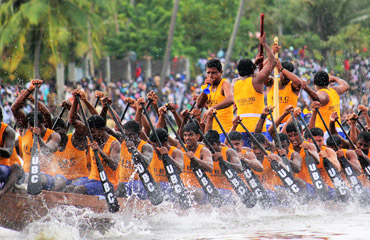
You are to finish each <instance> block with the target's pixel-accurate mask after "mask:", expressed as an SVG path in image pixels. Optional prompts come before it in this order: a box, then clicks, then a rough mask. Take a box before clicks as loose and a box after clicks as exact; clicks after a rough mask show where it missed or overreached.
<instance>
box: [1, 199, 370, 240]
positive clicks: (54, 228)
mask: <svg viewBox="0 0 370 240" xmlns="http://www.w3.org/2000/svg"><path fill="white" fill-rule="evenodd" d="M122 207H124V206H122ZM369 217H370V207H363V206H358V205H356V204H339V203H332V202H326V203H322V202H311V203H310V204H308V205H297V206H296V207H294V208H286V207H278V208H272V209H268V210H263V209H261V208H260V207H259V206H256V207H255V208H253V209H246V208H245V207H244V205H236V206H226V207H221V208H220V209H214V208H212V207H210V206H205V207H204V208H192V209H189V210H187V211H180V210H174V209H173V207H172V204H170V203H163V204H161V205H159V206H157V207H155V210H154V211H153V212H150V211H146V210H144V209H141V210H140V209H135V210H133V209H123V211H122V212H119V213H116V214H111V213H106V214H95V213H93V212H91V211H89V210H88V209H83V210H81V209H77V208H74V207H67V208H63V209H61V208H59V209H53V210H51V211H50V213H49V214H48V215H47V216H46V217H44V218H42V219H40V220H39V221H37V222H33V223H31V224H29V225H28V227H27V228H26V229H24V230H23V231H22V232H20V233H17V232H14V231H9V230H5V229H1V230H0V238H1V239H200V238H201V239H271V238H274V239H296V238H304V239H368V238H369V237H368V236H369V235H370V230H369V228H368V226H367V225H368V219H369ZM96 219H98V220H104V223H105V224H108V225H110V223H112V226H111V227H110V228H109V229H107V230H106V231H105V232H104V231H99V230H97V229H94V228H95V226H96V225H94V222H95V220H96Z"/></svg>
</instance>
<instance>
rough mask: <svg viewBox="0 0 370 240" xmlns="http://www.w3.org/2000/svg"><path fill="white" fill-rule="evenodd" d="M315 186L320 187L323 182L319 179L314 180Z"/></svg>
mask: <svg viewBox="0 0 370 240" xmlns="http://www.w3.org/2000/svg"><path fill="white" fill-rule="evenodd" d="M315 186H316V188H317V189H321V188H322V187H323V184H322V182H321V181H315Z"/></svg>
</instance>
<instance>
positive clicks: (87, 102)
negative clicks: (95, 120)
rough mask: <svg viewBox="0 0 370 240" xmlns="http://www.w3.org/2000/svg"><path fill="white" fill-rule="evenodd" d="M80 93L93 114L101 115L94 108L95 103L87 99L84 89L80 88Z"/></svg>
mask: <svg viewBox="0 0 370 240" xmlns="http://www.w3.org/2000/svg"><path fill="white" fill-rule="evenodd" d="M78 94H79V95H80V98H81V101H82V102H83V103H84V104H85V105H86V107H87V109H88V110H89V112H90V114H91V115H99V113H98V111H96V109H95V108H94V106H93V105H91V103H90V102H89V101H88V100H87V98H86V95H85V93H84V91H82V90H78Z"/></svg>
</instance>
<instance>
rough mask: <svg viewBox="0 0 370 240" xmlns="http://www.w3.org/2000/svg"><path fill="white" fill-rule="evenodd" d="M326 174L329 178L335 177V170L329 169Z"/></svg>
mask: <svg viewBox="0 0 370 240" xmlns="http://www.w3.org/2000/svg"><path fill="white" fill-rule="evenodd" d="M328 174H329V176H330V177H335V169H333V168H330V169H329V170H328Z"/></svg>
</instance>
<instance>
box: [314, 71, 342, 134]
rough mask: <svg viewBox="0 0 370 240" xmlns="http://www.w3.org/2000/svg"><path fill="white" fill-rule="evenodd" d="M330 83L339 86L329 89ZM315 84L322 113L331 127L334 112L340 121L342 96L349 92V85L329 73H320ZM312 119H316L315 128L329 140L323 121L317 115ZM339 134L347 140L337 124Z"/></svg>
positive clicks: (315, 78)
mask: <svg viewBox="0 0 370 240" xmlns="http://www.w3.org/2000/svg"><path fill="white" fill-rule="evenodd" d="M330 83H336V84H338V85H337V86H333V87H329V84H330ZM314 84H315V88H316V91H317V95H318V97H319V101H320V104H321V107H320V112H321V114H322V116H323V118H324V121H325V123H326V125H327V126H329V122H330V115H331V114H332V113H333V112H337V113H338V117H339V118H338V119H339V121H340V95H342V94H344V93H345V92H347V91H348V90H349V85H348V83H347V82H346V81H345V80H343V79H340V78H338V77H334V76H329V74H328V73H326V72H325V71H322V70H320V71H318V72H317V73H316V74H315V76H314ZM312 118H315V120H316V121H315V126H310V128H311V127H317V128H320V129H321V130H323V131H324V140H326V139H327V138H328V136H329V135H328V133H327V132H326V131H325V127H324V123H323V122H322V121H321V119H320V118H319V117H316V114H315V115H314V114H312ZM336 128H337V132H338V134H339V135H340V136H341V137H343V138H345V135H344V133H343V132H342V129H340V128H339V125H338V124H336Z"/></svg>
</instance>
